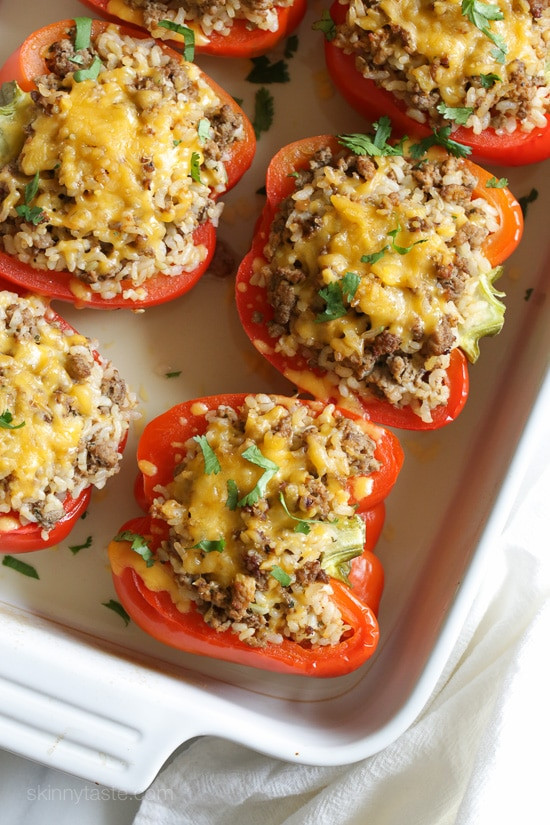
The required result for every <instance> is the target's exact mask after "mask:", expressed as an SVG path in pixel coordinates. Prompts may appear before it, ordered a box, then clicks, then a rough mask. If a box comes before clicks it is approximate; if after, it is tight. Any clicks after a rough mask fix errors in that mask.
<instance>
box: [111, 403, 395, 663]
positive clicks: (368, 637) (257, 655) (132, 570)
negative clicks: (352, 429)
mask: <svg viewBox="0 0 550 825" xmlns="http://www.w3.org/2000/svg"><path fill="white" fill-rule="evenodd" d="M245 397H246V394H245V393H236V394H224V395H217V396H208V397H206V398H200V399H196V400H194V401H188V402H185V403H183V404H179V405H177V406H175V407H173V408H172V409H170V410H168V411H167V412H165V413H163V414H162V415H160V416H158V417H157V418H155V419H153V420H152V421H151V422H149V424H147V426H146V427H145V430H144V431H143V434H142V436H141V439H140V442H139V444H138V451H137V459H138V466H139V467H140V469H141V474H140V476H139V477H138V481H137V483H136V487H135V493H136V499H137V501H138V504H139V505H140V507H142V508H143V509H144V510H145V511H147V510H148V509H149V506H150V504H151V503H152V501H153V499H154V498H155V488H156V486H157V485H165V484H168V483H169V482H170V481H171V480H172V479H173V477H174V468H175V466H176V465H177V464H178V463H179V462H180V461H181V444H182V443H183V442H185V441H186V440H187V439H188V438H190V437H192V436H194V435H199V434H202V433H203V432H204V431H205V429H206V421H205V415H204V413H205V411H206V410H212V409H216V408H217V407H218V406H219V405H220V404H223V405H226V406H231V407H235V408H237V407H240V406H242V404H243V401H244V399H245ZM300 403H303V404H304V405H306V406H309V407H310V408H312V409H313V410H316V409H318V410H319V411H320V410H321V409H322V406H323V405H321V404H320V403H319V402H316V401H305V400H300ZM342 412H343V414H344V415H346V416H348V417H350V418H353V419H354V420H359V416H357V415H356V414H354V413H351V412H349V411H347V410H342ZM365 426H366V428H367V430H368V431H369V432H371V434H373V435H374V434H376V432H377V431H378V434H379V440H378V445H377V449H376V453H375V455H376V457H377V458H378V459H379V460H380V461H382V462H383V463H384V465H385V466H383V468H382V469H381V471H379V473H374V474H373V489H372V491H371V493H370V494H369V495H368V496H365V497H364V498H363V499H361V500H360V501H356V509H357V511H358V512H359V513H360V514H361V517H362V518H363V519H364V521H365V525H366V541H365V549H364V551H363V554H362V555H361V556H359V557H357V558H356V559H353V560H352V562H351V573H350V576H349V581H350V585H351V587H350V586H348V585H345V584H342V582H339V581H336V580H334V579H331V584H332V586H333V590H334V596H333V599H334V601H335V602H336V604H337V605H338V607H339V608H340V610H341V612H342V614H343V616H344V620H345V622H346V623H347V624H349V625H351V627H352V628H353V632H352V634H351V635H350V636H349V637H347V638H345V639H344V640H343V641H342V642H340V643H339V644H338V645H335V646H330V647H327V648H324V647H323V648H309V649H308V648H304V647H302V646H301V645H299V644H296V643H295V642H291V641H288V640H287V641H285V642H283V644H282V645H267V647H262V648H259V649H258V648H251V647H250V646H249V645H247V644H245V643H243V642H240V641H239V640H238V638H237V637H236V636H235V635H234V634H233V633H231V632H230V631H225V632H224V633H219V632H217V631H216V630H214V629H213V628H211V627H209V626H208V625H207V624H206V623H205V622H204V621H203V619H202V617H201V616H200V614H199V613H198V612H197V611H196V610H195V609H194V607H192V608H191V610H190V611H189V612H187V613H182V612H181V611H180V610H178V608H177V607H176V605H175V604H174V601H173V599H172V597H171V594H170V592H169V590H168V589H160V590H159V589H158V587H156V589H155V586H154V585H153V584H152V582H153V579H152V578H151V577H152V576H153V575H154V573H153V572H151V571H152V568H147V567H146V565H145V563H144V562H143V560H142V559H141V558H140V557H139V556H138V555H137V554H132V553H130V554H128V552H127V544H128V543H127V542H126V543H125V542H117V541H112V542H111V544H110V545H109V558H110V561H111V568H112V573H113V581H114V586H115V589H116V591H117V594H118V596H119V598H120V601H121V603H122V605H123V606H124V608H125V609H126V611H127V612H128V613H129V615H130V616H131V617H132V619H133V620H134V621H135V622H136V624H138V625H139V626H140V627H141V628H142V629H143V630H145V632H147V633H149V634H150V635H151V636H153V637H154V638H156V639H157V640H159V641H161V642H163V643H165V644H168V645H170V646H172V647H176V648H178V649H180V650H184V651H186V652H188V653H195V654H199V655H203V656H212V657H215V658H217V659H222V660H224V661H228V662H234V663H237V664H245V665H249V666H250V667H257V668H261V669H264V670H271V671H275V672H278V673H295V674H303V675H307V676H317V677H332V676H340V675H343V674H345V673H348V672H350V671H352V670H355V669H356V668H358V667H359V666H360V665H361V664H363V662H365V661H366V660H367V659H368V658H369V656H371V655H372V653H373V652H374V650H375V648H376V645H377V642H378V637H379V630H378V624H377V621H376V612H377V610H378V605H379V602H380V598H381V595H382V589H383V585H384V574H383V570H382V565H381V564H380V562H379V560H378V559H377V558H376V557H375V556H374V553H373V550H374V547H375V545H376V542H377V540H378V538H379V536H380V533H381V530H382V526H383V524H384V518H385V505H384V501H383V499H384V497H385V496H386V495H387V493H388V492H389V490H390V489H391V487H392V486H393V483H394V481H395V478H396V476H397V474H398V472H399V470H400V468H401V463H402V460H403V453H402V450H401V447H400V446H399V443H398V441H397V439H396V438H395V436H393V435H392V434H391V433H389V432H388V431H386V430H383V429H382V428H379V427H376V426H374V425H372V424H371V423H370V422H369V421H365ZM144 471H145V472H144ZM123 530H129V531H130V532H132V533H137V534H139V535H142V536H144V537H145V538H147V539H148V540H149V541H150V547H151V549H152V551H153V553H154V552H155V548H156V547H157V546H158V544H159V542H160V541H161V539H162V537H163V536H164V535H165V534H166V530H167V527H166V524H165V523H164V522H161V521H159V520H156V519H152V518H151V517H150V516H149V515H146V516H142V517H140V518H136V519H132V520H131V521H130V522H128V523H127V524H125V525H124V526H123V527H122V528H121V532H122V531H123ZM153 567H154V566H153ZM148 582H149V583H148ZM149 585H151V586H149Z"/></svg>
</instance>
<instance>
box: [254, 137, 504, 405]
mask: <svg viewBox="0 0 550 825" xmlns="http://www.w3.org/2000/svg"><path fill="white" fill-rule="evenodd" d="M475 185H476V181H475V178H474V176H473V175H472V174H471V173H470V172H469V170H468V168H467V167H466V165H465V164H464V163H463V161H461V160H459V159H457V158H454V157H447V158H444V159H438V160H433V159H425V160H423V161H422V162H418V161H414V160H412V159H411V160H408V159H407V158H406V157H376V158H365V157H357V156H356V155H353V154H351V153H349V152H346V151H344V150H343V151H342V152H340V153H338V154H335V155H333V154H332V152H331V150H330V149H328V148H324V149H322V150H320V151H319V152H318V153H317V154H316V155H315V157H314V158H313V159H312V161H311V163H310V167H309V168H308V169H306V170H305V171H301V172H299V173H297V176H296V190H295V192H294V193H293V194H292V195H291V196H290V197H288V198H286V199H285V200H284V201H283V202H282V203H281V204H280V205H279V208H278V211H277V213H276V216H275V218H274V221H273V223H272V229H271V233H270V235H269V238H268V242H267V244H266V246H265V248H264V257H265V260H266V263H265V264H263V265H262V266H259V267H258V268H257V270H256V272H255V274H254V276H253V277H254V281H255V282H256V283H258V284H259V285H264V286H265V288H266V295H267V299H268V302H269V304H270V305H271V307H272V308H273V318H272V320H271V321H268V330H269V334H270V335H271V337H272V338H273V339H274V342H275V347H276V349H277V350H278V351H280V352H281V353H282V354H283V355H285V356H290V357H294V356H296V355H298V356H302V357H303V359H304V360H305V363H307V364H309V365H310V366H313V367H316V368H318V369H320V370H321V371H322V372H323V374H325V373H326V375H327V376H328V379H329V380H330V381H332V382H333V383H334V384H337V385H338V388H339V391H340V393H341V394H342V395H349V394H350V393H351V394H360V395H364V396H367V397H368V396H375V397H381V398H385V399H387V400H389V401H390V402H391V403H392V404H394V405H395V406H397V407H399V406H405V405H410V406H411V407H412V408H413V409H414V410H415V412H416V413H417V414H418V415H419V416H420V417H422V418H423V419H424V420H427V421H429V420H430V416H431V411H432V410H433V409H434V408H435V407H437V406H439V405H440V404H444V403H445V402H446V400H447V397H448V386H447V384H446V380H445V370H446V368H447V367H448V365H449V355H450V353H451V351H452V350H453V349H454V348H455V347H456V346H458V345H460V336H461V330H462V329H463V327H464V326H465V325H466V324H467V323H468V319H469V318H470V317H473V315H474V314H475V313H476V312H477V310H478V304H477V302H476V300H475V297H474V296H475V292H476V283H477V282H478V278H479V277H480V276H484V274H486V273H489V272H491V271H492V268H491V265H490V263H489V261H488V260H487V259H486V258H485V256H484V254H483V249H482V246H483V242H484V240H485V239H486V238H487V236H488V234H489V233H490V232H493V231H495V229H496V228H497V227H498V222H497V219H496V215H495V213H494V212H493V211H492V209H491V207H489V206H488V205H487V204H486V202H485V201H484V200H483V199H482V198H476V197H475V193H474V188H475ZM390 238H392V239H393V240H392V241H391V242H390ZM350 277H351V278H353V279H355V280H354V281H353V280H352V281H351V284H352V286H349V285H348V286H344V284H346V279H349V278H350ZM346 289H348V290H351V291H350V292H346ZM335 293H336V297H337V299H338V300H337V302H336V307H334V304H333V303H332V302H333V301H334V300H335ZM259 320H260V319H259Z"/></svg>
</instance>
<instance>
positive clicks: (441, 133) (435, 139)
mask: <svg viewBox="0 0 550 825" xmlns="http://www.w3.org/2000/svg"><path fill="white" fill-rule="evenodd" d="M450 135H451V127H450V126H442V127H441V129H434V130H433V132H432V134H431V135H428V137H425V138H423V139H422V140H421V141H419V142H418V143H413V144H412V146H411V147H410V149H409V153H410V156H411V157H412V158H414V159H415V160H420V159H421V158H423V157H424V155H425V154H426V153H427V152H428V150H429V149H431V148H432V146H442V147H443V148H444V149H446V150H447V151H448V152H449V154H450V155H454V156H455V158H465V157H468V155H470V154H471V153H472V150H471V148H470V146H464V144H462V143H459V142H458V141H457V140H453V139H452V138H451V137H450Z"/></svg>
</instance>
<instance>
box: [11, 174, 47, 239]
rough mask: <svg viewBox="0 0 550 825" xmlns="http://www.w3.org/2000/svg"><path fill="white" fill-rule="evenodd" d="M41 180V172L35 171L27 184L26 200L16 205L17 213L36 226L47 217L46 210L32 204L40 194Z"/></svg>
mask: <svg viewBox="0 0 550 825" xmlns="http://www.w3.org/2000/svg"><path fill="white" fill-rule="evenodd" d="M39 180H40V174H39V172H35V173H34V176H33V178H32V180H30V181H29V183H27V185H26V186H25V195H24V198H25V202H24V203H22V204H19V206H16V207H15V210H16V212H17V214H18V215H20V216H21V217H22V218H23V220H25V221H29V223H32V224H33V225H34V226H37V225H38V224H39V223H41V222H42V221H43V220H44V218H45V215H44V210H43V209H41V208H40V206H31V205H30V204H31V202H32V201H33V200H34V199H35V197H36V195H37V194H38V183H39Z"/></svg>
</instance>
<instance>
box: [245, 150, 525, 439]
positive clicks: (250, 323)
mask: <svg viewBox="0 0 550 825" xmlns="http://www.w3.org/2000/svg"><path fill="white" fill-rule="evenodd" d="M324 146H329V147H330V148H331V149H332V150H333V151H337V150H338V149H339V148H341V147H340V145H339V143H338V141H337V139H336V138H335V137H334V136H332V135H318V136H316V137H311V138H305V139H302V140H298V141H295V142H294V143H291V144H289V145H288V146H285V147H283V148H282V149H281V150H280V151H279V152H278V153H277V154H276V155H275V156H274V157H273V159H272V160H271V163H270V164H269V166H268V169H267V174H266V203H265V206H264V209H263V211H262V214H261V215H260V218H259V220H258V222H257V224H256V228H255V232H254V236H253V239H252V244H251V249H250V251H249V252H248V254H247V255H246V256H245V258H244V259H243V261H242V262H241V265H240V267H239V271H238V273H237V279H236V302H237V309H238V312H239V316H240V320H241V323H242V326H243V328H244V330H245V332H246V334H247V335H248V337H249V338H250V340H251V341H252V343H253V344H254V346H255V347H256V349H257V350H258V352H260V354H261V355H263V356H264V357H265V358H266V359H267V360H268V361H269V362H270V363H271V364H272V365H273V366H274V367H275V368H276V369H277V370H278V371H279V372H280V373H282V374H283V375H284V376H285V377H286V378H288V379H289V380H290V381H291V382H292V383H294V384H296V385H297V386H298V387H299V388H300V389H301V390H303V391H306V392H310V393H312V394H313V395H314V396H315V397H321V398H322V400H323V401H325V402H327V401H329V400H332V401H334V402H335V403H337V404H338V405H339V406H342V405H343V404H346V405H347V404H348V401H347V400H345V399H342V398H335V397H332V395H330V393H335V389H334V388H333V387H332V386H330V387H329V386H328V385H327V382H325V383H324V384H322V385H321V384H320V382H319V379H322V377H323V375H324V373H323V371H322V370H321V369H319V368H315V367H311V366H310V365H309V364H308V363H307V361H306V359H305V358H304V357H303V356H301V355H300V354H297V355H295V356H288V355H284V354H282V353H280V352H278V351H276V350H275V347H274V341H273V338H271V336H270V335H269V333H268V327H267V324H268V322H269V321H270V320H271V319H272V317H273V309H272V307H271V306H270V304H269V302H268V300H267V292H266V290H265V289H264V288H263V287H262V286H258V285H257V284H255V283H253V273H254V271H255V270H254V262H255V261H256V260H257V259H262V258H263V257H264V255H263V249H264V246H265V244H266V241H267V239H268V237H269V231H270V228H271V224H272V222H273V219H274V216H275V213H276V210H277V206H278V204H279V203H280V202H281V201H282V200H283V199H284V198H285V197H287V196H288V195H290V194H291V193H292V192H293V191H294V187H295V183H294V178H293V177H292V172H294V171H295V170H296V169H300V168H305V167H306V166H307V164H308V162H309V159H310V158H311V157H312V155H313V154H314V153H315V152H316V151H317V150H318V149H320V148H321V147H324ZM465 162H466V164H467V166H468V169H469V171H470V172H472V174H474V175H475V176H476V178H477V180H478V186H477V187H476V189H475V194H476V196H478V197H483V198H485V199H486V200H487V201H489V202H490V203H491V205H492V206H494V207H495V208H496V209H497V211H498V214H499V221H500V228H499V230H498V231H497V232H495V233H493V234H492V235H490V236H489V237H488V239H487V241H486V242H485V244H484V247H483V250H484V253H485V255H486V256H487V258H488V259H489V261H490V263H491V265H492V266H498V265H499V264H501V263H502V262H503V261H504V260H506V258H508V257H509V255H511V253H512V252H513V251H514V249H515V248H516V247H517V245H518V244H519V241H520V239H521V236H522V233H523V215H522V211H521V207H520V205H519V203H518V202H517V201H516V199H515V198H514V196H513V195H512V194H511V192H510V191H509V190H508V189H505V188H504V189H499V188H488V187H487V186H486V182H487V180H488V179H489V178H490V177H492V176H491V174H490V173H489V172H487V171H486V170H485V169H482V168H481V167H480V166H477V165H476V164H474V163H472V162H471V161H465ZM259 318H260V319H261V320H258V319H259ZM311 379H313V382H312V380H311ZM315 379H317V381H315ZM447 381H448V385H449V390H450V395H449V400H448V402H447V404H446V405H445V406H441V407H437V408H436V409H435V410H433V411H432V421H431V422H425V421H422V420H421V419H420V417H419V416H418V415H416V414H415V413H414V412H413V411H412V409H411V408H410V407H403V408H397V407H394V406H392V405H391V404H390V403H389V402H388V401H385V400H374V399H370V398H369V399H366V398H362V397H360V396H358V397H357V398H355V399H352V403H353V404H354V405H355V406H357V405H358V406H359V408H360V409H362V410H363V412H366V413H367V414H368V415H369V416H370V418H371V419H372V420H373V421H376V422H377V423H379V424H382V425H384V426H389V427H398V428H402V429H410V430H426V429H427V430H433V429H438V428H440V427H442V426H444V425H446V424H449V423H450V422H452V421H454V420H455V419H456V418H457V416H458V415H459V413H460V412H461V410H462V409H463V407H464V404H465V403H466V399H467V397H468V390H469V379H468V364H467V360H466V357H465V355H464V353H463V352H462V350H460V349H455V350H453V351H452V353H451V363H450V365H449V367H448V369H447ZM324 392H328V393H329V395H328V396H325V395H323V393H324Z"/></svg>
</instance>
